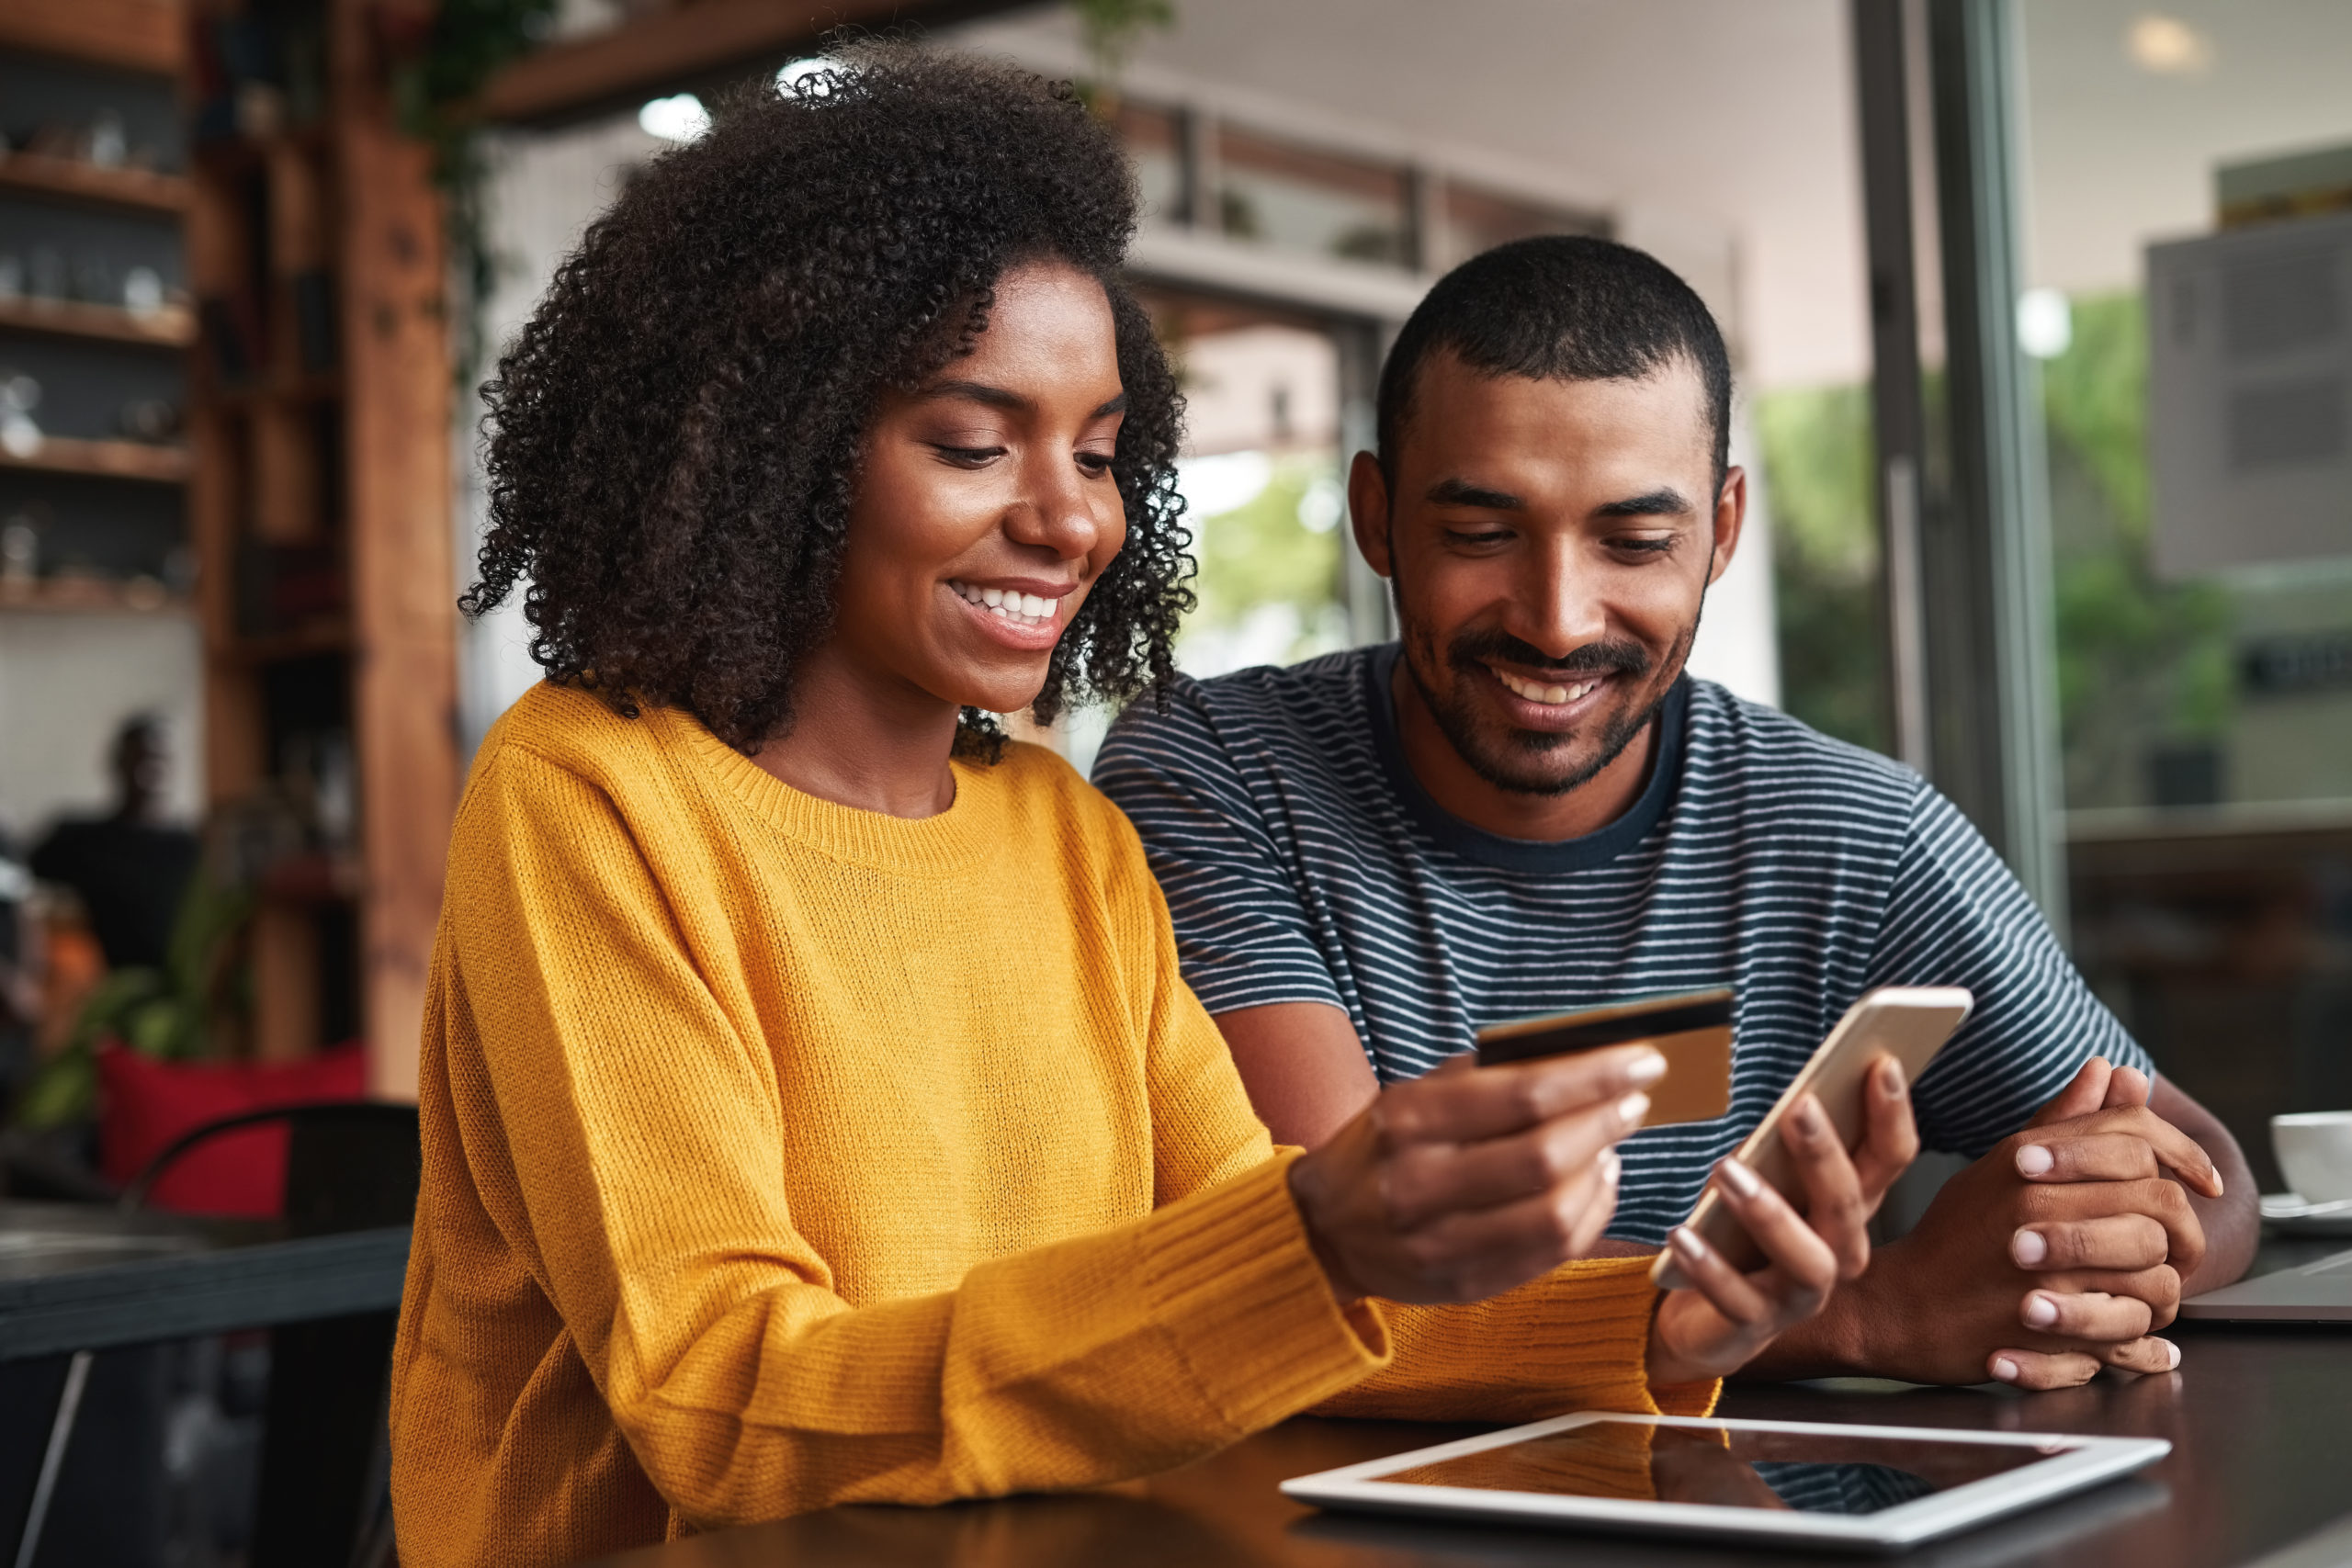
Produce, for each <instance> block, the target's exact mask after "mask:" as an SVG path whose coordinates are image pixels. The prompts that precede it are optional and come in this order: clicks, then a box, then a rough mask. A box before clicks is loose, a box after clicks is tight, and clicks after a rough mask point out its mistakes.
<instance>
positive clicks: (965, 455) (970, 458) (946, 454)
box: [932, 443, 1004, 468]
mask: <svg viewBox="0 0 2352 1568" xmlns="http://www.w3.org/2000/svg"><path fill="white" fill-rule="evenodd" d="M932 450H933V451H934V452H936V453H938V454H939V455H940V457H943V458H944V459H945V460H946V461H948V462H950V463H953V464H955V465H956V467H957V468H986V467H987V466H988V465H989V463H991V462H993V461H994V460H995V459H997V458H999V457H1003V456H1004V448H1003V447H1001V446H945V445H944V444H938V443H934V444H933V447H932Z"/></svg>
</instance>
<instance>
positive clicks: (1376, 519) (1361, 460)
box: [1348, 452, 1396, 577]
mask: <svg viewBox="0 0 2352 1568" xmlns="http://www.w3.org/2000/svg"><path fill="white" fill-rule="evenodd" d="M1348 521H1349V523H1350V524H1351V525H1352V526H1353V527H1354V529H1355V536H1356V548H1357V549H1358V550H1360V551H1362V552H1363V558H1364V563H1365V564H1366V565H1368V566H1370V567H1371V568H1372V570H1374V571H1376V572H1378V573H1379V574H1380V575H1381V576H1383V577H1393V576H1395V575H1396V571H1395V568H1394V566H1393V564H1392V563H1391V562H1390V560H1389V558H1388V479H1387V476H1386V475H1385V474H1383V473H1382V472H1381V471H1380V459H1379V458H1377V457H1374V456H1373V455H1372V454H1371V453H1369V452H1359V453H1357V454H1356V458H1355V461H1354V462H1352V463H1351V464H1349V465H1348Z"/></svg>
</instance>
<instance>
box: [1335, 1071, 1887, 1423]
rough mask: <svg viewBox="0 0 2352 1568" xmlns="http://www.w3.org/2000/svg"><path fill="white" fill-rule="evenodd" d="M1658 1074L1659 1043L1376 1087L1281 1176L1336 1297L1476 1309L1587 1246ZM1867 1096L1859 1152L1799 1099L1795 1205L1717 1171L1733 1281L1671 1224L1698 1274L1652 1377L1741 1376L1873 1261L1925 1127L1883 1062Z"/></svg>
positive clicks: (1665, 1304)
mask: <svg viewBox="0 0 2352 1568" xmlns="http://www.w3.org/2000/svg"><path fill="white" fill-rule="evenodd" d="M1665 1070H1666V1062H1665V1059H1664V1058H1663V1057H1661V1056H1660V1055H1658V1054H1657V1052H1656V1051H1654V1050H1652V1049H1650V1048H1648V1047H1646V1046H1623V1047H1619V1048H1616V1049H1613V1050H1604V1051H1591V1052H1585V1053H1581V1054H1579V1055H1574V1056H1566V1057H1556V1058H1554V1059H1551V1060H1548V1061H1542V1062H1532V1063H1526V1064H1521V1065H1514V1066H1498V1067H1484V1068H1479V1067H1473V1066H1470V1065H1469V1063H1468V1061H1467V1060H1466V1059H1463V1060H1458V1061H1457V1062H1454V1063H1449V1064H1448V1065H1447V1066H1444V1067H1442V1068H1441V1069H1439V1070H1438V1071H1437V1072H1434V1073H1431V1074H1430V1075H1429V1076H1428V1077H1424V1078H1421V1079H1419V1080H1418V1081H1416V1082H1414V1083H1409V1084H1402V1085H1398V1086H1397V1087H1396V1088H1394V1089H1388V1090H1386V1091H1385V1092H1384V1093H1383V1094H1382V1095H1381V1096H1380V1098H1379V1099H1378V1100H1374V1102H1373V1103H1372V1104H1371V1105H1370V1106H1368V1107H1366V1108H1365V1109H1364V1111H1363V1112H1362V1113H1360V1114H1359V1115H1358V1116H1357V1117H1356V1118H1355V1120H1354V1121H1352V1122H1350V1123H1349V1124H1348V1125H1347V1126H1346V1127H1344V1128H1343V1129H1341V1130H1340V1133H1339V1134H1338V1135H1337V1136H1335V1137H1333V1138H1332V1139H1331V1140H1330V1141H1329V1143H1326V1144H1325V1145H1323V1146H1322V1147H1320V1148H1318V1149H1317V1150H1315V1151H1314V1152H1312V1153H1310V1154H1307V1155H1305V1156H1301V1157H1300V1158H1299V1159H1298V1161H1297V1162H1296V1163H1295V1165H1293V1166H1292V1168H1291V1178H1290V1180H1291V1190H1292V1194H1293V1196H1294V1198H1295V1201H1296V1202H1297V1203H1298V1207H1299V1212H1300V1213H1301V1215H1302V1216H1303V1217H1304V1219H1305V1220H1306V1230H1307V1235H1308V1237H1309V1239H1310V1241H1311V1242H1312V1244H1313V1246H1314V1247H1315V1251H1316V1256H1317V1258H1318V1259H1319V1260H1320V1261H1321V1263H1322V1265H1323V1269H1324V1272H1325V1274H1326V1275H1327V1276H1328V1277H1329V1280H1330V1282H1331V1288H1332V1291H1333V1292H1334V1293H1335V1294H1337V1295H1338V1296H1339V1298H1340V1300H1341V1301H1343V1302H1351V1301H1354V1300H1358V1299H1361V1298H1362V1297H1364V1296H1382V1297H1385V1298H1387V1299H1388V1300H1391V1301H1397V1302H1413V1303H1442V1302H1469V1301H1478V1300H1482V1299H1484V1298H1486V1297H1487V1296H1491V1295H1496V1294H1498V1293H1500V1292H1504V1291H1507V1290H1510V1288H1512V1287H1513V1286H1515V1285H1519V1284H1521V1283H1524V1282H1525V1281H1527V1280H1532V1279H1534V1278H1535V1277H1537V1276H1538V1275H1541V1274H1544V1273H1545V1272H1548V1271H1549V1270H1550V1269H1554V1268H1555V1267H1557V1266H1558V1265H1559V1264H1561V1263H1563V1262H1566V1261H1567V1260H1568V1259H1570V1258H1579V1257H1583V1256H1586V1255H1587V1254H1589V1252H1590V1251H1591V1249H1592V1246H1593V1243H1594V1242H1596V1241H1597V1240H1599V1239H1600V1234H1601V1231H1602V1230H1603V1229H1604V1228H1605V1227H1606V1226H1607V1225H1608V1224H1609V1220H1610V1216H1611V1214H1612V1213H1615V1211H1616V1207H1617V1187H1618V1180H1619V1172H1620V1162H1619V1159H1618V1156H1617V1153H1616V1145H1617V1144H1618V1143H1619V1142H1620V1141H1621V1140H1623V1138H1625V1137H1627V1136H1628V1135H1630V1134H1632V1133H1634V1131H1635V1130H1636V1129H1637V1128H1639V1127H1640V1126H1641V1124H1642V1118H1643V1116H1644V1115H1645V1113H1646V1112H1647V1111H1648V1109H1649V1097H1648V1095H1647V1094H1646V1093H1645V1086H1647V1085H1649V1084H1652V1083H1655V1082H1657V1079H1658V1077H1660V1076H1661V1075H1662V1074H1663V1073H1664V1072H1665ZM1865 1098H1866V1100H1867V1102H1868V1106H1869V1111H1868V1125H1867V1136H1866V1137H1865V1139H1864V1140H1863V1144H1862V1145H1861V1147H1860V1149H1859V1150H1858V1151H1857V1153H1856V1154H1855V1156H1851V1157H1849V1156H1848V1154H1847V1152H1846V1150H1845V1148H1844V1147H1843V1146H1842V1145H1841V1144H1840V1143H1839V1141H1838V1136H1837V1134H1836V1132H1835V1130H1834V1129H1833V1128H1832V1127H1831V1126H1830V1124H1829V1120H1828V1118H1827V1117H1826V1116H1825V1115H1824V1114H1823V1113H1822V1111H1821V1108H1820V1106H1819V1105H1818V1104H1817V1103H1815V1102H1814V1101H1813V1100H1812V1099H1811V1097H1810V1096H1808V1097H1806V1098H1805V1100H1804V1101H1803V1102H1801V1104H1800V1106H1799V1107H1798V1111H1797V1114H1796V1115H1794V1116H1793V1117H1792V1118H1791V1119H1790V1122H1788V1123H1787V1124H1786V1125H1787V1126H1788V1132H1787V1134H1786V1136H1787V1137H1788V1140H1789V1143H1790V1146H1791V1148H1792V1152H1793V1153H1794V1154H1795V1156H1796V1160H1797V1166H1798V1168H1799V1170H1800V1171H1801V1173H1802V1174H1803V1177H1804V1184H1805V1192H1806V1204H1805V1212H1804V1213H1803V1214H1800V1213H1798V1212H1797V1211H1796V1210H1795V1209H1794V1208H1792V1206H1791V1205H1790V1204H1789V1203H1788V1201H1785V1200H1784V1199H1782V1198H1781V1196H1780V1194H1778V1193H1777V1192H1775V1191H1773V1190H1771V1189H1770V1187H1768V1186H1766V1185H1765V1184H1764V1183H1763V1182H1762V1181H1761V1180H1759V1179H1758V1178H1757V1177H1756V1176H1755V1175H1754V1174H1753V1173H1752V1172H1750V1171H1748V1170H1747V1168H1744V1167H1741V1166H1738V1165H1736V1163H1735V1162H1733V1161H1729V1160H1726V1161H1724V1164H1723V1165H1722V1166H1720V1167H1718V1168H1717V1172H1716V1176H1715V1183H1716V1186H1717V1187H1718V1189H1719V1190H1721V1192H1722V1195H1723V1200H1724V1202H1726V1203H1727V1204H1729V1205H1730V1207H1731V1210H1732V1212H1733V1213H1735V1214H1736V1216H1738V1218H1739V1220H1740V1222H1741V1224H1744V1225H1745V1226H1746V1227H1747V1232H1748V1234H1749V1235H1751V1236H1753V1237H1754V1238H1755V1239H1756V1241H1757V1244H1758V1247H1761V1249H1762V1250H1763V1252H1764V1255H1765V1259H1766V1261H1765V1264H1764V1266H1763V1267H1762V1268H1760V1269H1754V1270H1752V1271H1750V1272H1747V1273H1743V1272H1741V1271H1740V1270H1738V1269H1735V1268H1733V1267H1732V1265H1731V1264H1730V1263H1729V1261H1728V1260H1726V1259H1725V1258H1723V1257H1722V1256H1721V1255H1720V1254H1718V1253H1716V1252H1715V1251H1713V1249H1712V1248H1709V1247H1705V1246H1704V1245H1703V1244H1702V1243H1700V1242H1699V1241H1698V1239H1697V1238H1696V1237H1695V1236H1693V1235H1689V1234H1688V1233H1686V1232H1677V1233H1676V1240H1675V1243H1674V1245H1675V1247H1676V1252H1677V1258H1678V1261H1679V1263H1680V1265H1681V1267H1682V1270H1683V1272H1684V1274H1685V1275H1686V1276H1687V1277H1689V1278H1690V1280H1691V1281H1692V1283H1691V1286H1690V1287H1689V1288H1686V1289H1683V1290H1679V1291H1674V1292H1668V1294H1667V1295H1666V1297H1665V1298H1664V1299H1663V1300H1662V1301H1661V1302H1660V1303H1659V1305H1658V1310H1657V1315H1656V1317H1655V1319H1654V1320H1653V1322H1652V1325H1651V1331H1650V1348H1649V1373H1650V1379H1651V1381H1652V1382H1655V1383H1660V1384H1665V1383H1674V1382H1692V1381H1697V1380H1699V1379H1702V1378H1712V1377H1720V1376H1723V1375H1724V1374H1725V1373H1727V1372H1730V1371H1735V1370H1736V1369H1737V1368H1738V1367H1739V1366H1741V1365H1742V1364H1744V1363H1745V1362H1746V1361H1747V1359H1749V1358H1750V1357H1752V1356H1754V1355H1755V1354H1756V1353H1757V1352H1758V1350H1760V1349H1761V1348H1763V1347H1764V1346H1765V1345H1767V1344H1768V1343H1770V1340H1771V1339H1772V1337H1774V1336H1775V1335H1778V1334H1779V1333H1781V1331H1782V1330H1784V1329H1785V1328H1787V1327H1788V1326H1789V1325H1792V1324H1794V1323H1798V1322H1801V1321H1802V1320H1804V1319H1805V1318H1807V1317H1810V1316H1812V1315H1813V1314H1815V1313H1816V1312H1818V1311H1820V1309H1821V1307H1822V1304H1823V1303H1825V1302H1826V1300H1827V1299H1828V1297H1829V1294H1830V1292H1831V1291H1832V1290H1834V1289H1835V1288H1836V1286H1837V1284H1838V1281H1839V1280H1851V1279H1854V1278H1856V1277H1857V1276H1859V1275H1860V1273H1861V1272H1862V1271H1863V1269H1866V1268H1867V1267H1868V1266H1869V1263H1870V1256H1871V1247H1870V1238H1869V1233H1868V1224H1869V1221H1870V1217H1871V1214H1872V1213H1875V1212H1876V1210H1877V1208H1878V1204H1879V1201H1880V1199H1881V1198H1883V1196H1884V1195H1885V1192H1886V1189H1887V1187H1888V1186H1889V1185H1890V1184H1891V1183H1892V1182H1893V1181H1894V1178H1895V1177H1896V1176H1897V1175H1899V1174H1900V1173H1901V1172H1902V1170H1903V1168H1904V1167H1905V1166H1906V1165H1908V1164H1909V1163H1910V1161H1911V1159H1912V1157H1913V1156H1915V1155H1916V1154H1917V1152H1918V1134H1917V1132H1916V1131H1915V1129H1914V1127H1913V1124H1912V1119H1911V1103H1910V1098H1909V1093H1908V1091H1907V1089H1905V1085H1904V1082H1903V1076H1902V1073H1901V1070H1900V1069H1899V1068H1897V1067H1896V1066H1895V1065H1894V1062H1893V1061H1892V1060H1882V1061H1881V1062H1880V1063H1879V1064H1878V1066H1876V1068H1875V1069H1874V1070H1873V1073H1872V1076H1871V1084H1870V1089H1869V1091H1868V1093H1867V1094H1866V1097H1865Z"/></svg>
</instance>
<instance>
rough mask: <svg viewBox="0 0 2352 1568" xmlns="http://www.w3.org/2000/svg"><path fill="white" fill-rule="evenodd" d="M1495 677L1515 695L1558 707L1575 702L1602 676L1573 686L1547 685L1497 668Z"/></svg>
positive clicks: (1532, 701)
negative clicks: (1523, 678)
mask: <svg viewBox="0 0 2352 1568" xmlns="http://www.w3.org/2000/svg"><path fill="white" fill-rule="evenodd" d="M1488 668H1489V669H1492V668H1493V666H1491V665H1489V666H1488ZM1495 679H1496V680H1498V681H1500V682H1502V683H1503V684H1504V685H1506V686H1508V687H1510V690H1511V692H1512V694H1514V695H1517V696H1521V697H1525V698H1526V699H1527V700H1528V701H1529V702H1531V703H1543V704H1545V705H1548V706H1552V707H1557V706H1559V705H1561V704H1563V703H1572V702H1575V701H1577V699H1579V698H1581V697H1583V696H1584V695H1585V694H1588V693H1589V692H1590V691H1592V689H1593V688H1594V687H1596V686H1598V685H1600V677H1599V676H1597V675H1596V676H1594V677H1593V678H1592V679H1591V680H1589V681H1579V682H1577V683H1576V684H1575V685H1573V686H1547V685H1544V683H1543V682H1540V681H1522V680H1521V679H1520V678H1519V677H1518V676H1516V675H1514V674H1512V673H1511V672H1510V671H1508V670H1496V671H1495Z"/></svg>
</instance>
